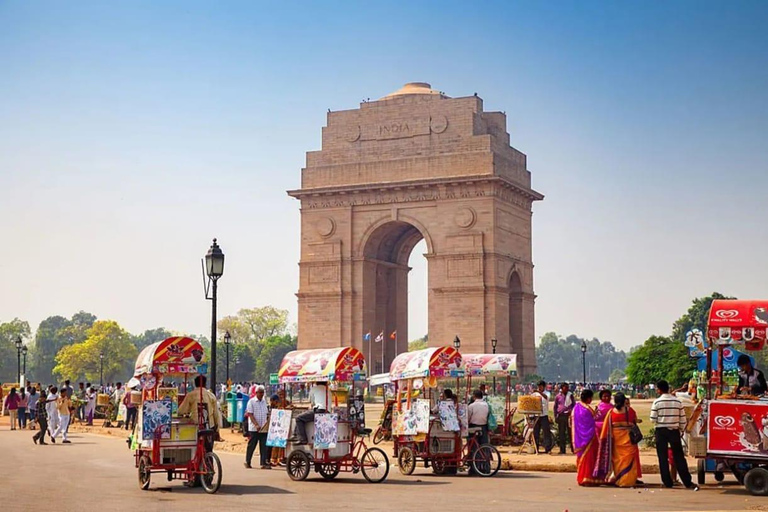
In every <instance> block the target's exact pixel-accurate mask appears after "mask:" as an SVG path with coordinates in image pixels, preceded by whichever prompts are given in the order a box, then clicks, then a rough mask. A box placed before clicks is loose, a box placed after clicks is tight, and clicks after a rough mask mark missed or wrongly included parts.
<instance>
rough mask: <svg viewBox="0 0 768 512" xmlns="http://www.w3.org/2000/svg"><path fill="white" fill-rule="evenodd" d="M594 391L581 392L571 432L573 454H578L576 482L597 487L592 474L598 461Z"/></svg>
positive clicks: (572, 418)
mask: <svg viewBox="0 0 768 512" xmlns="http://www.w3.org/2000/svg"><path fill="white" fill-rule="evenodd" d="M592 396H593V394H592V390H589V389H585V390H584V391H582V392H581V401H580V402H578V403H577V404H576V405H575V406H574V408H573V413H572V414H571V421H572V422H573V425H571V432H572V435H573V453H575V454H576V471H577V473H576V482H577V483H578V484H579V485H597V484H599V483H601V482H599V481H597V480H595V479H594V478H593V477H592V474H593V472H594V470H595V462H596V461H597V449H598V444H597V435H596V434H595V411H594V409H592V407H591V406H590V405H589V404H590V403H592Z"/></svg>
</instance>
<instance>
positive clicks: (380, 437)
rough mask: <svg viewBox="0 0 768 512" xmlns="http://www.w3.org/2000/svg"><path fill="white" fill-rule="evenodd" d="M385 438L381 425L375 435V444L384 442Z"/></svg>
mask: <svg viewBox="0 0 768 512" xmlns="http://www.w3.org/2000/svg"><path fill="white" fill-rule="evenodd" d="M384 437H385V434H384V429H383V428H382V427H381V425H379V428H377V429H376V432H375V433H374V434H373V444H379V443H380V442H382V441H383V440H384Z"/></svg>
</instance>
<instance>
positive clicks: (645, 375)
mask: <svg viewBox="0 0 768 512" xmlns="http://www.w3.org/2000/svg"><path fill="white" fill-rule="evenodd" d="M695 367H696V361H695V360H694V359H692V358H690V357H688V349H687V348H686V347H685V345H683V343H682V342H680V341H678V340H674V339H672V338H670V337H667V336H651V337H650V338H648V339H647V340H645V343H643V344H642V345H641V346H640V347H637V348H636V349H635V350H633V351H632V352H631V353H630V354H629V362H628V364H627V378H628V379H629V381H630V382H631V383H633V384H638V385H641V386H644V385H646V384H651V383H655V382H658V381H659V380H662V379H664V380H667V381H669V383H670V385H671V386H677V385H680V384H681V383H682V382H684V381H685V380H686V379H687V378H688V377H689V376H690V374H691V372H692V371H693V369H694V368H695Z"/></svg>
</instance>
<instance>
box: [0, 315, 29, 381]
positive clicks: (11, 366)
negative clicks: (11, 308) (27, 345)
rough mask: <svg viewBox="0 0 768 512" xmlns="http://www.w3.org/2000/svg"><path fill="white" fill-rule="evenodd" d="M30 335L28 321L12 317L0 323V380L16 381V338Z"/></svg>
mask: <svg viewBox="0 0 768 512" xmlns="http://www.w3.org/2000/svg"><path fill="white" fill-rule="evenodd" d="M29 337H30V329H29V323H28V322H26V321H24V320H19V319H18V318H14V319H13V320H11V321H10V322H5V323H3V324H0V382H17V379H18V369H19V368H18V364H17V363H18V358H17V355H18V353H17V351H16V340H18V339H19V338H21V340H22V342H24V341H25V340H26V339H28V338H29Z"/></svg>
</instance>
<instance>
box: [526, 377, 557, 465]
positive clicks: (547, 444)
mask: <svg viewBox="0 0 768 512" xmlns="http://www.w3.org/2000/svg"><path fill="white" fill-rule="evenodd" d="M546 389H547V383H546V382H544V381H543V380H540V381H539V383H538V385H537V389H536V391H534V392H533V393H531V395H532V396H537V397H539V400H541V415H539V419H537V420H536V425H534V427H533V436H534V438H535V439H536V444H537V445H538V443H539V439H541V432H542V430H543V431H544V452H545V453H549V452H550V451H551V450H552V444H553V442H552V429H551V427H550V425H549V397H547V394H546V392H545V390H546Z"/></svg>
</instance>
